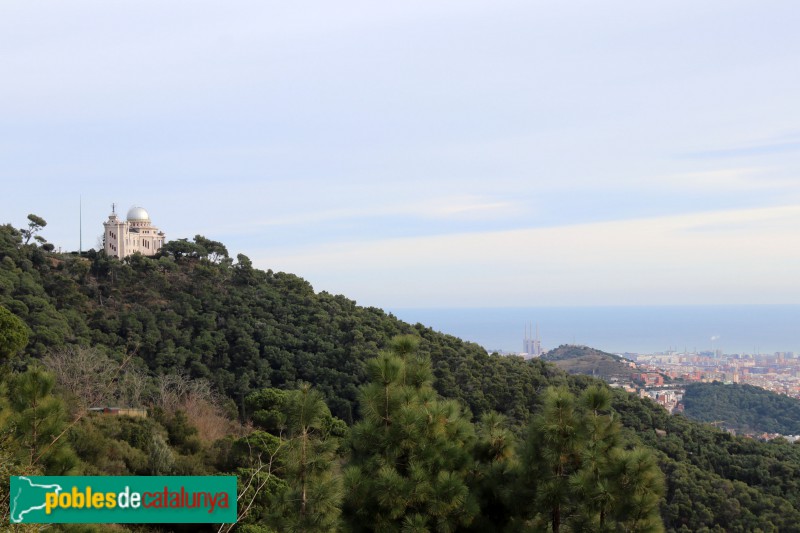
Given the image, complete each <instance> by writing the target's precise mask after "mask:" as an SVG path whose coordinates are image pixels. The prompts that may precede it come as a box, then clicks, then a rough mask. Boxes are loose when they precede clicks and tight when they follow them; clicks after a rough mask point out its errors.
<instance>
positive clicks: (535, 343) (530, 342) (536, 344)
mask: <svg viewBox="0 0 800 533" xmlns="http://www.w3.org/2000/svg"><path fill="white" fill-rule="evenodd" d="M532 330H533V327H531V326H530V324H529V325H528V327H526V328H525V338H524V339H523V341H522V356H523V357H525V358H529V357H541V356H542V353H544V352H543V351H542V341H541V340H540V339H539V325H538V324H537V325H536V336H535V337H534V336H533V331H532Z"/></svg>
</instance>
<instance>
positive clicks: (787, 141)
mask: <svg viewBox="0 0 800 533" xmlns="http://www.w3.org/2000/svg"><path fill="white" fill-rule="evenodd" d="M797 151H800V138H797V136H789V138H786V137H781V138H777V139H774V140H766V141H763V142H755V143H752V144H741V145H734V146H726V147H721V148H714V149H710V150H698V151H696V152H686V153H684V154H679V155H678V157H679V158H681V159H729V158H736V157H757V156H768V155H777V154H785V153H788V152H797Z"/></svg>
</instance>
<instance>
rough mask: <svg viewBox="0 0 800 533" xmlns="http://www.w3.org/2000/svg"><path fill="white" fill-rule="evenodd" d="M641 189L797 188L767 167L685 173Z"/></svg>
mask: <svg viewBox="0 0 800 533" xmlns="http://www.w3.org/2000/svg"><path fill="white" fill-rule="evenodd" d="M641 185H643V186H648V187H652V186H656V187H667V188H671V189H682V190H698V191H712V192H713V191H725V192H731V191H747V190H752V189H770V188H781V187H795V188H797V187H800V182H798V180H792V179H788V178H784V177H778V176H776V173H775V171H774V169H771V168H768V167H736V168H723V169H717V170H705V171H701V172H684V173H679V174H670V175H666V176H660V177H656V178H654V179H652V180H647V181H643V182H641Z"/></svg>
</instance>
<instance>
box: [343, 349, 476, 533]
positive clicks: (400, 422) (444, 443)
mask: <svg viewBox="0 0 800 533" xmlns="http://www.w3.org/2000/svg"><path fill="white" fill-rule="evenodd" d="M417 342H418V341H417V339H416V338H414V337H411V336H402V337H398V338H395V339H393V341H392V343H391V345H390V351H387V352H382V353H381V354H379V355H378V357H377V358H375V359H373V360H371V361H370V362H369V363H368V373H369V378H370V383H369V384H368V385H366V386H364V387H363V388H362V389H361V397H360V408H361V411H362V413H363V420H361V421H360V422H358V423H357V424H356V425H355V426H354V427H353V430H352V436H351V448H352V459H351V465H350V466H349V467H348V469H347V470H346V472H345V487H346V495H347V496H346V501H345V512H346V517H347V519H348V521H349V523H350V525H351V526H352V528H353V530H355V531H381V532H393V531H404V532H405V531H409V532H411V531H420V532H421V531H443V532H444V531H453V530H455V529H457V528H458V527H461V526H466V525H468V524H469V523H470V522H471V521H472V519H473V517H474V516H475V514H476V513H477V505H476V503H475V501H474V499H473V498H472V497H471V495H470V493H469V489H468V486H467V482H466V478H467V475H468V471H469V468H470V463H471V460H470V455H469V451H470V448H471V446H472V444H473V441H474V430H473V428H472V425H471V424H470V423H469V422H468V421H467V420H466V419H465V417H464V415H463V414H462V411H461V408H460V406H459V405H458V404H457V403H455V402H452V401H443V400H441V399H440V398H439V397H438V395H437V394H436V392H435V391H434V390H433V388H432V374H431V369H430V363H429V361H428V359H427V358H423V357H420V356H418V355H417V354H416V347H417Z"/></svg>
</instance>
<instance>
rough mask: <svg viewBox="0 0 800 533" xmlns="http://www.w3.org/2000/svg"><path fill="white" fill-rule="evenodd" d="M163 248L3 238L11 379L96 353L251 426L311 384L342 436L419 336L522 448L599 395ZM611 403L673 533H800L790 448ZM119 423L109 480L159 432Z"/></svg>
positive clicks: (305, 288)
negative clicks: (372, 383) (555, 416)
mask: <svg viewBox="0 0 800 533" xmlns="http://www.w3.org/2000/svg"><path fill="white" fill-rule="evenodd" d="M173 243H175V244H173V246H167V247H166V249H165V251H164V252H165V253H164V255H163V256H161V257H155V258H148V257H142V256H133V257H131V258H129V259H127V260H125V261H117V260H115V259H112V258H108V257H106V256H104V255H103V254H96V253H93V252H92V253H89V254H87V255H86V257H85V258H79V257H75V256H70V255H59V254H53V253H52V252H50V251H48V250H47V249H44V248H42V247H40V246H36V245H25V244H22V242H21V239H20V236H19V232H18V231H17V230H15V229H14V228H13V227H11V226H9V225H6V226H0V306H3V307H5V308H7V309H9V310H10V311H11V312H12V313H13V314H14V315H15V316H17V317H19V318H20V319H21V320H22V321H23V322H24V323H25V324H26V325H27V326H28V328H29V329H30V343H29V344H28V347H27V349H26V352H25V354H24V358H23V359H22V360H20V361H18V362H16V363H15V364H14V368H15V369H17V370H21V369H23V368H24V367H26V366H28V364H29V363H32V362H34V361H37V360H41V359H42V358H43V357H45V356H47V355H48V354H52V353H53V352H54V351H58V350H61V349H64V348H65V347H75V348H76V347H79V346H84V347H85V346H90V347H92V348H93V349H95V350H97V351H100V352H102V353H103V354H105V356H107V357H108V358H109V359H110V360H112V361H130V362H129V365H130V366H133V367H136V368H138V369H141V370H142V371H144V372H145V373H146V375H147V377H148V379H147V380H146V381H145V382H144V384H143V385H142V386H141V387H140V388H141V389H142V390H143V391H144V392H143V396H147V394H146V393H147V391H148V390H154V389H155V388H157V386H158V384H159V383H160V382H159V381H158V380H159V379H160V378H161V377H163V376H176V375H178V376H181V379H185V380H197V379H203V380H207V381H208V382H209V383H211V384H212V386H213V387H214V388H215V389H216V390H217V391H218V392H219V393H221V394H224V395H225V397H227V398H228V399H229V401H230V402H233V403H234V404H235V408H234V411H233V413H235V415H234V416H238V417H240V419H242V420H250V419H251V416H250V415H251V413H250V412H249V411H250V410H251V409H253V407H252V404H251V403H248V400H247V399H248V398H251V397H252V396H251V395H252V394H253V393H256V392H258V391H261V390H262V389H264V388H267V387H275V388H279V389H285V390H289V389H295V388H297V387H298V385H299V384H300V383H302V382H308V383H311V384H313V385H314V387H315V389H317V390H319V391H321V392H322V394H323V395H324V398H325V402H326V403H327V404H328V406H329V407H330V410H331V412H332V413H333V415H335V416H336V417H339V418H341V419H342V420H344V421H345V422H346V423H347V424H348V425H352V424H353V423H354V422H355V421H357V420H359V419H360V418H361V415H360V413H359V409H358V401H357V399H358V390H359V386H361V385H363V384H364V383H366V381H367V372H366V361H367V360H369V359H371V358H373V357H374V356H375V355H376V354H377V353H378V352H379V351H380V350H382V349H384V348H385V347H387V346H388V344H389V341H390V339H391V338H392V337H394V336H395V335H397V334H402V333H411V334H414V335H416V336H418V337H419V338H420V347H419V351H420V353H421V354H422V355H424V356H428V357H430V360H431V362H432V372H433V376H434V378H435V380H434V386H435V388H436V391H437V392H438V393H439V394H441V395H442V396H443V397H445V398H450V399H454V400H457V401H458V402H460V403H461V404H463V405H464V406H466V407H467V408H468V415H469V416H470V417H471V419H472V420H474V421H477V420H478V418H479V417H480V415H481V414H484V413H488V412H490V411H497V412H500V413H503V414H505V415H507V416H508V417H509V418H510V420H511V421H512V424H513V426H512V428H513V431H514V432H515V433H517V434H523V433H524V430H523V426H525V425H526V424H528V423H529V421H530V420H531V417H532V415H534V414H535V413H539V412H540V409H541V402H542V399H541V392H542V391H544V390H545V389H546V388H547V387H549V386H558V385H564V386H567V387H569V388H570V389H571V390H572V391H574V392H580V391H582V390H585V389H586V388H587V387H589V386H590V385H592V384H597V383H598V382H597V380H594V379H592V378H591V377H588V376H570V375H568V374H567V373H566V372H564V371H562V370H561V369H559V368H558V367H557V366H555V365H554V364H551V363H549V362H548V361H545V360H533V361H524V360H523V359H521V358H518V357H501V356H491V355H487V354H486V353H485V351H484V350H483V349H482V348H481V347H479V346H477V345H475V344H471V343H467V342H463V341H461V340H460V339H457V338H455V337H452V336H447V335H442V334H440V333H437V332H435V331H433V330H432V329H430V328H427V327H425V326H424V325H422V324H415V325H411V324H407V323H404V322H402V321H400V320H398V319H396V318H395V317H394V316H392V315H391V314H387V313H385V312H383V311H382V310H380V309H376V308H365V307H360V306H358V305H357V304H356V302H354V301H352V300H349V299H347V298H346V297H344V296H340V295H331V294H328V293H325V292H320V293H317V292H315V291H314V290H313V288H312V287H311V285H310V284H308V283H307V282H306V281H304V280H303V279H301V278H299V277H297V276H295V275H292V274H288V273H282V272H273V271H271V270H267V271H261V270H258V269H256V268H254V267H253V266H252V264H251V262H250V260H249V259H248V258H247V257H246V256H244V255H239V256H238V257H237V258H236V259H235V260H234V259H233V258H229V257H227V251H224V253H223V250H224V247H222V248H220V247H219V246H217V245H219V243H212V244H214V246H213V248H214V250H215V252H214V253H213V254H211V253H209V252H208V247H207V246H204V244H206V245H207V244H208V240H207V239H203V238H201V237H199V236H198V237H197V238H195V240H194V243H192V242H188V241H173ZM170 244H172V243H170ZM220 246H221V245H220ZM579 352H580V355H579V357H578V359H580V358H582V357H586V358H587V360H589V361H590V362H591V361H594V363H591V364H597V365H599V366H600V367H602V368H604V369H607V371H606V370H604V372H606V373H608V374H613V372H614V370H613V369H614V368H616V367H615V366H614V365H623V364H624V363H622V362H621V361H620V360H619V358H617V357H616V356H613V355H611V354H602V352H598V351H596V350H591V349H589V348H586V349H581V350H579ZM584 352H585V353H584ZM569 353H574V351H573V350H571V349H564V350H562V351H561V352H556V353H555V354H553V358H554V359H556V361H555V363H556V364H557V363H558V361H562V362H563V361H569V360H570V359H574V358H572V357H569V356H568V354H569ZM620 371H621V368H620ZM613 394H614V409H615V410H616V413H617V415H615V416H616V417H618V419H619V420H621V421H622V422H623V424H624V434H625V438H626V442H628V445H629V446H634V445H636V444H637V443H643V444H646V445H647V446H649V447H650V448H652V449H653V450H656V451H657V454H658V458H659V466H660V468H661V469H662V470H663V471H664V473H665V475H666V480H667V492H666V497H665V499H664V501H663V503H662V505H661V516H662V518H663V520H664V523H665V526H666V528H667V530H668V531H704V530H705V531H711V530H715V528H717V530H720V529H719V528H722V530H726V531H755V530H758V529H760V530H763V531H775V530H784V531H788V530H791V529H792V528H793V527H795V526H796V524H798V523H800V504H798V502H800V485H798V484H797V481H796V480H797V479H800V446H791V445H788V444H785V443H779V442H778V443H760V442H754V441H747V440H745V439H740V438H735V437H731V436H730V435H728V434H726V433H723V432H720V431H717V430H714V429H713V428H710V427H707V426H703V425H701V424H697V423H693V422H691V421H689V420H687V419H686V418H685V417H681V416H670V415H668V414H667V413H666V412H665V411H663V409H661V408H660V407H658V406H656V405H654V404H652V402H649V401H648V400H642V399H639V398H637V397H635V396H631V395H629V394H626V393H624V392H622V391H614V393H613ZM0 418H2V417H0ZM160 420H161V421H163V424H164V428H165V431H166V432H167V436H168V439H167V440H168V442H169V444H170V445H171V446H177V447H179V448H181V450H182V452H181V453H184V452H185V454H184V455H181V456H176V457H178V459H180V461H178V459H176V462H175V465H176V466H175V467H174V468H175V469H177V470H173V471H180V472H195V471H203V472H208V471H212V472H213V471H215V470H209V469H211V468H212V466H213V468H216V469H223V468H230V467H229V466H225V465H226V464H228V463H230V460H228V459H224V458H225V457H228V456H229V455H230V456H231V457H232V456H233V455H232V454H233V452H232V451H231V449H230V444H227V445H226V444H224V443H223V444H219V443H217V444H214V446H215V448H214V449H215V450H217V452H219V453H220V454H222V455H220V457H221V459H218V460H215V462H214V463H213V465H210V464H209V463H208V461H209V459H207V454H209V453H210V449H202V450H199V451H198V448H197V443H196V442H195V441H194V440H193V438H192V437H191V431H190V429H187V426H186V421H185V420H182V419H177V418H169V417H166V418H164V417H162V418H161V419H160ZM126 424H127V425H126V426H125V427H120V428H116V429H114V431H116V432H117V433H115V435H116V434H118V435H120V437H119V438H120V439H122V440H124V441H125V443H126V444H125V446H127V448H126V447H125V446H122V445H121V444H119V445H117V444H115V445H114V446H116V448H115V449H117V451H116V452H115V454H116V455H115V460H114V463H113V465H112V464H109V466H108V469H109V470H105V471H100V472H98V471H96V470H93V471H92V472H93V473H95V474H98V475H99V474H100V473H103V472H112V470H110V469H111V468H112V467H113V468H114V469H116V470H113V472H120V471H122V472H125V470H124V469H123V467H122V466H120V465H121V461H122V460H121V459H119V457H118V456H119V454H122V452H121V451H120V450H128V451H126V452H125V453H127V454H129V455H130V456H131V457H133V458H134V459H136V461H141V460H142V459H141V457H142V456H143V454H145V453H146V452H145V451H141V450H145V448H146V442H145V444H141V442H140V441H142V438H141V435H142V434H144V435H150V433H152V431H153V429H152V427H150V426H152V424H153V423H151V422H147V424H150V426H147V428H145V426H143V425H142V426H141V427H139V426H137V427H139V429H136V428H134V429H130V428H128V427H127V426H128V425H136V424H140V423H139V422H130V423H126ZM141 424H144V423H141ZM79 429H80V432H78V433H75V432H73V434H74V439H75V440H74V442H75V446H76V451H77V452H78V453H79V454H81V458H82V459H83V460H84V461H87V462H88V461H90V460H93V459H92V458H102V457H104V454H105V452H104V450H103V449H100V448H97V446H99V445H98V444H97V443H98V442H103V441H102V439H100V438H99V437H98V435H99V434H98V433H97V431H98V429H97V428H93V427H88V428H83V427H81V428H79ZM656 430H659V431H658V432H657V431H656ZM81 432H83V433H81ZM87 432H88V434H91V435H93V437H92V438H87V437H86V436H85V435H86V434H87ZM92 432H94V433H92ZM664 432H665V433H664ZM132 435H136V439H134V440H135V443H134V440H132V439H133V437H132ZM187 435H188V436H187ZM148 438H149V437H148ZM145 440H146V439H145ZM142 442H144V441H142ZM131 443H134V444H135V446H134V444H131ZM90 444H91V445H92V449H87V448H86V447H87V446H88V445H90ZM248 445H249V444H248ZM131 446H134V448H136V449H135V450H130V448H131ZM176 449H177V448H176ZM226 450H228V451H226ZM195 451H197V453H194V452H195ZM134 452H135V453H134ZM223 452H224V453H223ZM192 453H194V455H191V454H192ZM225 454H228V455H225ZM184 457H185V458H184ZM181 461H183V462H181ZM192 461H194V462H195V463H193V462H192ZM199 461H206V463H204V464H197V463H196V462H199ZM126 464H127V463H126ZM192 465H194V466H192ZM97 468H99V467H97ZM126 468H128V469H129V470H130V469H131V468H133V466H131V465H130V464H128V466H127V467H126ZM180 469H183V470H180ZM192 469H194V470H192ZM220 471H231V470H220Z"/></svg>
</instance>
